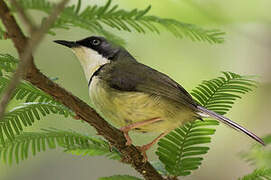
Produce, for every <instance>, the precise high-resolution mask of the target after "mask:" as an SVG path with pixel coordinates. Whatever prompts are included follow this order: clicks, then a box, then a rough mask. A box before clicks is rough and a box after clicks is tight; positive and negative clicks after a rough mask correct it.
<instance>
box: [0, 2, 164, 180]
mask: <svg viewBox="0 0 271 180" xmlns="http://www.w3.org/2000/svg"><path fill="white" fill-rule="evenodd" d="M0 18H1V19H2V21H3V24H4V25H5V27H6V30H7V32H8V34H9V35H10V36H11V40H12V41H13V44H14V46H15V48H16V49H17V51H18V54H19V57H20V59H21V57H22V55H23V52H24V47H25V44H26V43H27V38H26V37H25V36H24V34H23V33H22V31H21V29H20V27H19V26H18V24H17V22H16V20H15V18H14V17H13V16H12V15H11V12H10V10H9V9H8V7H7V5H6V3H5V2H4V1H3V0H0ZM29 59H30V62H31V63H30V64H29V66H28V68H27V71H26V76H25V77H24V79H25V80H27V81H29V82H30V83H32V84H33V85H35V86H37V87H38V88H40V89H41V90H43V91H45V92H46V93H48V94H50V95H51V96H53V97H54V98H55V99H56V100H58V101H59V102H61V103H63V104H64V105H65V106H67V107H68V108H70V109H71V110H73V111H74V112H75V113H76V114H77V115H78V116H79V117H80V118H82V120H84V121H86V122H87V123H89V124H90V125H91V126H93V127H94V128H95V129H96V130H97V132H98V134H100V135H102V136H103V137H104V138H105V139H107V140H108V141H109V142H110V143H111V144H112V145H113V146H115V147H116V148H117V149H118V150H119V151H120V152H121V153H122V155H123V160H124V162H126V163H129V164H131V165H132V166H133V167H134V168H135V169H136V170H137V171H138V172H139V173H140V174H141V175H142V176H143V177H144V178H145V179H147V180H163V178H162V176H161V175H160V174H159V173H158V172H157V171H156V170H155V169H154V168H153V167H152V165H151V164H150V163H149V162H144V161H143V156H142V155H141V153H140V151H139V150H138V149H137V148H136V147H135V146H133V145H131V146H126V145H125V143H126V140H125V138H124V135H123V133H122V132H121V131H119V130H118V129H116V128H114V127H113V126H111V125H110V124H108V123H107V122H106V121H105V120H104V119H102V118H101V117H100V116H99V115H98V114H97V113H96V112H95V111H94V110H93V109H92V108H91V107H90V106H88V105H87V104H86V103H85V102H83V101H82V100H80V99H79V98H78V97H76V96H74V95H72V94H71V93H70V92H68V91H66V90H65V89H64V88H62V87H60V86H59V85H58V84H56V83H54V82H52V81H51V80H50V79H49V78H48V77H46V76H45V75H44V74H42V73H41V72H40V71H39V70H38V69H37V68H36V66H35V64H34V63H33V57H32V56H29Z"/></svg>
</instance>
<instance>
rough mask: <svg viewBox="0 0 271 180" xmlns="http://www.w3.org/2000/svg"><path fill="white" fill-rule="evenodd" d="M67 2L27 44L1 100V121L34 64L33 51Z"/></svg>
mask: <svg viewBox="0 0 271 180" xmlns="http://www.w3.org/2000/svg"><path fill="white" fill-rule="evenodd" d="M13 2H15V1H13ZM67 2H68V1H67V0H62V1H61V2H60V3H59V4H57V6H56V7H55V8H54V10H53V12H52V13H51V15H50V16H49V18H47V20H46V21H45V22H44V23H43V24H42V25H41V27H40V28H39V29H37V30H36V31H35V32H34V33H33V35H32V36H31V39H30V40H29V41H28V42H26V44H27V45H26V47H25V50H24V52H23V54H22V55H21V58H20V59H21V62H20V64H19V66H18V68H17V69H16V71H15V73H14V75H13V77H12V78H11V81H10V83H9V85H8V87H7V88H6V90H5V92H4V95H3V96H2V98H1V102H0V119H1V118H2V117H3V115H4V112H5V109H6V107H7V105H8V102H9V101H10V98H11V96H12V94H13V91H14V90H15V88H16V87H17V85H18V84H19V82H20V80H21V77H22V76H23V74H24V73H25V72H26V70H27V68H28V67H29V65H30V63H33V62H32V61H33V59H32V58H31V56H32V53H33V51H35V49H36V48H37V47H38V44H39V43H40V42H41V40H42V39H43V38H44V36H45V34H46V32H47V31H48V30H49V28H50V26H51V25H52V24H53V23H54V22H55V20H56V19H57V16H58V14H59V13H60V12H61V11H62V9H64V7H65V5H66V3H67ZM21 14H25V13H23V12H21ZM29 25H30V26H31V28H30V29H33V27H32V25H31V24H29Z"/></svg>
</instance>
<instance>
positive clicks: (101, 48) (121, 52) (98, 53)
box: [54, 36, 264, 159]
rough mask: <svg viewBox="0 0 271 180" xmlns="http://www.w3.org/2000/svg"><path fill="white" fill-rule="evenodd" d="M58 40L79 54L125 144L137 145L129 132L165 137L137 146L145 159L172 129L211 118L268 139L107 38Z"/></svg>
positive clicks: (95, 98)
mask: <svg viewBox="0 0 271 180" xmlns="http://www.w3.org/2000/svg"><path fill="white" fill-rule="evenodd" d="M54 42H55V43H58V44H61V45H64V46H66V47H69V48H70V49H71V50H72V51H73V52H74V54H75V55H76V57H77V59H78V60H79V62H80V64H81V66H82V68H83V70H84V74H85V77H86V79H87V82H88V90H89V97H90V100H91V102H92V104H93V108H94V109H95V110H96V111H97V112H98V114H100V115H101V116H102V117H104V118H105V119H106V120H108V121H109V122H110V123H111V124H113V125H114V126H116V127H119V128H120V130H121V131H122V132H123V134H124V137H125V139H126V145H131V144H132V139H131V138H130V136H129V132H130V131H137V132H142V133H145V132H158V133H160V135H159V136H158V137H156V138H155V139H154V140H152V141H151V142H150V143H148V144H145V145H143V146H140V147H139V146H138V148H139V150H140V151H141V152H142V155H143V156H144V158H145V159H147V155H146V151H147V150H148V149H150V148H151V147H152V146H153V145H154V144H156V143H157V142H158V141H159V140H160V139H161V138H162V137H164V136H165V135H167V134H168V133H169V132H170V131H172V130H174V129H176V128H178V127H180V126H182V125H184V124H185V123H186V122H191V121H195V120H197V119H199V120H203V118H208V117H209V118H214V119H216V120H218V121H220V122H222V123H224V124H226V125H228V126H230V127H232V128H234V129H236V130H239V131H241V132H243V133H245V134H246V135H248V136H249V137H251V138H253V139H254V140H256V141H257V142H259V143H260V144H262V145H264V142H263V140H262V139H261V138H259V137H258V136H256V135H255V134H254V133H252V132H250V131H249V130H247V129H245V128H244V127H242V126H241V125H239V124H237V123H235V122H233V121H232V120H230V119H228V118H227V117H225V116H222V115H220V114H217V113H215V112H213V111H211V110H208V109H206V108H205V107H203V106H201V105H199V104H198V103H197V102H196V101H195V100H194V99H193V98H192V96H191V95H190V94H189V93H188V92H187V91H186V90H185V89H184V88H183V87H182V86H181V85H180V84H178V83H177V82H176V81H174V80H173V79H171V78H170V77H169V76H167V75H166V74H164V73H161V72H159V71H157V70H155V69H153V68H151V67H149V66H147V65H144V64H142V63H140V62H139V61H137V60H136V58H134V57H133V56H132V55H131V54H130V53H129V52H128V51H127V50H126V49H125V48H124V47H122V46H120V45H117V44H115V43H113V42H111V41H109V40H107V39H106V38H104V37H101V36H90V37H87V38H84V39H82V40H78V41H66V40H56V41H54Z"/></svg>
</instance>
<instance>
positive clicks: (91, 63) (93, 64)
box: [72, 46, 110, 81]
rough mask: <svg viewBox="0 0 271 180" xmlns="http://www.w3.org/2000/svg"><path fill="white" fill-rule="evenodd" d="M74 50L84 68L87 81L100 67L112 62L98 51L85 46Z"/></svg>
mask: <svg viewBox="0 0 271 180" xmlns="http://www.w3.org/2000/svg"><path fill="white" fill-rule="evenodd" d="M72 50H73V52H74V54H75V55H76V56H77V58H78V59H79V61H80V63H81V65H82V67H83V69H84V73H85V76H86V79H87V81H89V78H90V77H91V76H92V75H93V74H94V72H95V71H96V70H97V69H99V67H101V66H102V65H104V64H107V63H109V62H110V60H108V59H106V58H104V57H103V56H102V55H101V54H99V53H98V52H97V51H94V50H92V49H90V48H87V47H84V46H78V47H75V48H72Z"/></svg>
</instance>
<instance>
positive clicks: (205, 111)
mask: <svg viewBox="0 0 271 180" xmlns="http://www.w3.org/2000/svg"><path fill="white" fill-rule="evenodd" d="M197 108H198V110H199V111H200V114H202V113H203V114H204V115H207V116H209V117H212V118H215V119H216V120H219V121H220V122H222V123H224V124H226V125H228V126H230V127H232V128H234V129H236V130H239V131H241V132H243V133H245V134H246V135H248V136H250V137H251V138H253V139H254V140H256V141H258V142H259V143H261V144H262V145H265V144H264V142H263V140H262V139H261V138H259V137H258V136H256V135H255V134H254V133H252V132H250V131H249V130H247V129H246V128H244V127H242V126H240V125H239V124H237V123H235V122H233V121H231V120H230V119H228V118H226V117H224V116H222V115H219V114H217V113H215V112H213V111H210V110H208V109H206V108H204V107H202V106H197Z"/></svg>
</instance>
